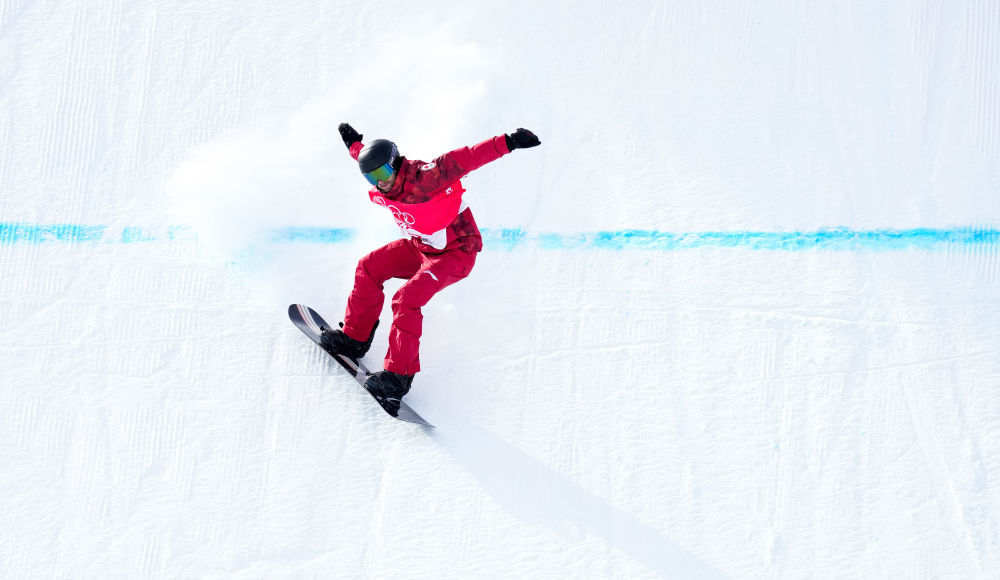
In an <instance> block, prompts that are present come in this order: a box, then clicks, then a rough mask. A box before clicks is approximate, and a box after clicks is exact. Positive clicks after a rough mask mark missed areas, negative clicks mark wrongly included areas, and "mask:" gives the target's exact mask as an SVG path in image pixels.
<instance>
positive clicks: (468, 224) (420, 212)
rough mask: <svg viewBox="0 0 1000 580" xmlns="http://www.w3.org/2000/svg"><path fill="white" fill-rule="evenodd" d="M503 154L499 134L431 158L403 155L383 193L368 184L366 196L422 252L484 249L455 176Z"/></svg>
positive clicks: (356, 150)
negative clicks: (368, 189) (392, 179)
mask: <svg viewBox="0 0 1000 580" xmlns="http://www.w3.org/2000/svg"><path fill="white" fill-rule="evenodd" d="M363 148H364V145H363V144H362V143H361V142H358V143H355V144H354V145H352V146H351V148H350V153H351V157H353V158H354V159H355V160H357V158H358V155H359V154H360V153H361V150H362V149H363ZM508 153H510V150H509V149H507V140H506V139H505V137H504V136H503V135H498V136H496V137H493V138H491V139H487V140H486V141H483V142H482V143H479V144H478V145H473V146H472V147H462V148H460V149H455V150H454V151H450V152H448V153H445V154H444V155H442V156H440V157H438V158H437V159H435V160H434V161H432V162H430V163H427V162H424V161H418V160H410V159H407V158H405V157H403V158H402V166H401V167H400V169H399V172H397V174H396V182H395V183H393V185H392V189H391V190H389V191H388V192H386V193H382V192H380V191H379V190H378V189H375V188H372V189H371V190H370V191H369V192H368V195H369V197H370V198H371V200H372V202H374V203H377V204H378V205H382V206H384V207H386V208H387V209H389V210H390V211H392V214H393V218H394V219H395V220H396V224H397V225H399V227H400V229H402V230H403V231H404V232H405V233H406V235H408V236H410V238H411V239H412V240H413V242H414V244H415V245H416V246H417V248H418V249H419V250H420V251H421V252H424V253H427V254H440V253H442V252H446V251H448V250H453V249H461V250H464V251H466V252H470V253H475V252H478V251H480V250H482V249H483V238H482V236H481V235H480V233H479V227H478V226H476V220H475V218H473V217H472V210H470V209H469V208H468V206H467V205H466V203H465V201H464V200H463V199H462V195H463V194H464V193H465V188H463V187H462V183H461V181H459V180H460V179H461V178H462V177H464V176H465V175H467V174H468V173H470V172H472V171H475V170H476V169H479V168H480V167H482V166H483V165H486V164H487V163H489V162H491V161H496V160H497V159H499V158H501V157H503V156H504V155H506V154H508ZM393 202H395V203H393ZM442 224H447V225H445V226H444V227H442ZM428 230H432V231H428Z"/></svg>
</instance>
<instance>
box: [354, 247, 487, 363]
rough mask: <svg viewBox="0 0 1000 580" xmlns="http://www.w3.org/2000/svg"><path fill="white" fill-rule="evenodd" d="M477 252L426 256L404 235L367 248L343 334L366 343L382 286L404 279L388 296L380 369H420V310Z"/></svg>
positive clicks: (467, 267)
mask: <svg viewBox="0 0 1000 580" xmlns="http://www.w3.org/2000/svg"><path fill="white" fill-rule="evenodd" d="M475 264H476V255H475V254H473V253H470V252H466V251H465V250H461V249H453V250H448V251H445V252H444V253H441V254H425V253H423V252H421V251H420V250H418V249H417V247H416V246H415V245H414V244H413V242H412V241H410V240H408V239H404V240H396V241H394V242H391V243H389V244H387V245H385V246H382V247H381V248H379V249H377V250H375V251H374V252H371V253H370V254H368V255H367V256H365V257H364V258H361V260H360V261H359V262H358V268H357V270H356V271H355V273H354V290H352V291H351V295H350V297H349V298H348V299H347V312H346V313H345V314H344V333H345V334H347V336H349V337H351V338H353V339H355V340H361V341H365V340H368V336H369V335H370V334H371V331H372V327H373V326H375V321H376V320H378V318H379V315H380V314H381V313H382V305H383V304H384V303H385V293H384V292H383V290H382V285H383V284H384V283H385V282H386V281H387V280H388V279H390V278H402V279H404V280H406V282H405V283H404V284H403V286H402V287H401V288H400V289H399V290H398V291H397V292H396V294H395V295H394V296H393V297H392V327H391V328H390V329H389V352H387V353H386V355H385V370H387V371H392V372H394V373H397V374H401V375H412V374H416V373H417V372H419V371H420V354H419V351H420V335H421V334H422V332H423V320H424V317H423V314H421V312H420V309H421V308H423V306H424V305H426V304H427V302H428V301H429V300H430V299H431V297H432V296H434V295H435V294H437V293H438V292H440V291H441V290H442V289H444V288H445V287H447V286H450V285H451V284H454V283H455V282H458V281H459V280H461V279H462V278H465V277H466V276H468V275H469V272H471V271H472V267H473V266H474V265H475Z"/></svg>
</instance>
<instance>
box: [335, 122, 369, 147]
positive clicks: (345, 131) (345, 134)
mask: <svg viewBox="0 0 1000 580" xmlns="http://www.w3.org/2000/svg"><path fill="white" fill-rule="evenodd" d="M337 130H338V131H340V138H341V139H343V140H344V145H346V146H347V148H348V149H350V148H351V145H354V144H355V143H357V142H358V141H360V140H361V137H363V135H362V134H361V133H358V132H357V131H355V130H354V127H351V126H350V125H348V124H347V123H341V124H340V126H339V127H337Z"/></svg>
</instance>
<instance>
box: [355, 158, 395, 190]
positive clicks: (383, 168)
mask: <svg viewBox="0 0 1000 580" xmlns="http://www.w3.org/2000/svg"><path fill="white" fill-rule="evenodd" d="M395 173H396V172H395V171H393V170H392V164H391V163H386V164H384V165H379V166H378V167H376V168H375V169H372V170H371V171H369V172H367V173H362V175H364V176H365V179H367V180H368V183H370V184H372V185H378V182H380V181H389V180H390V179H392V176H393V175H395Z"/></svg>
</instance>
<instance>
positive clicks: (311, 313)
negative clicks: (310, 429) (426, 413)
mask: <svg viewBox="0 0 1000 580" xmlns="http://www.w3.org/2000/svg"><path fill="white" fill-rule="evenodd" d="M288 318H290V319H291V320H292V324H294V325H295V326H297V327H298V329H299V330H301V331H302V333H303V334H305V335H306V336H308V337H309V338H310V339H311V340H312V341H313V342H315V343H316V345H317V346H319V347H320V348H323V345H322V344H320V336H321V335H322V333H323V329H324V328H333V327H332V326H330V325H329V324H328V323H327V321H325V320H323V317H322V316H320V315H319V313H318V312H316V311H315V310H313V309H312V308H309V307H308V306H306V305H304V304H291V305H289V306H288ZM323 352H326V353H327V354H329V355H330V356H331V357H333V360H335V361H337V364H339V365H340V366H341V367H343V369H344V370H345V371H347V372H348V373H349V374H350V375H351V376H352V377H354V380H356V381H357V382H358V384H359V385H361V388H363V389H364V387H365V381H366V380H367V379H368V375H370V374H372V373H371V371H369V370H368V368H367V367H365V365H364V363H362V362H361V361H357V360H354V359H352V358H350V357H348V356H344V355H342V354H332V353H330V351H328V350H326V349H325V348H324V349H323ZM365 392H366V393H368V394H369V395H371V396H372V398H373V399H375V402H376V403H378V404H379V406H380V407H382V410H384V411H385V412H386V413H388V414H389V416H391V417H395V418H396V419H399V420H400V421H406V422H408V423H415V424H417V425H423V426H424V427H434V425H431V424H430V423H428V422H427V421H425V420H424V418H423V417H421V416H420V415H418V414H417V412H416V411H414V410H413V409H412V408H411V407H410V406H409V405H407V404H406V403H405V402H404V401H400V402H399V412H398V413H395V414H394V413H393V412H392V410H391V409H389V408H386V406H385V405H383V404H382V401H379V400H378V399H377V398H376V397H375V395H372V394H371V392H369V391H368V389H365Z"/></svg>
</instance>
